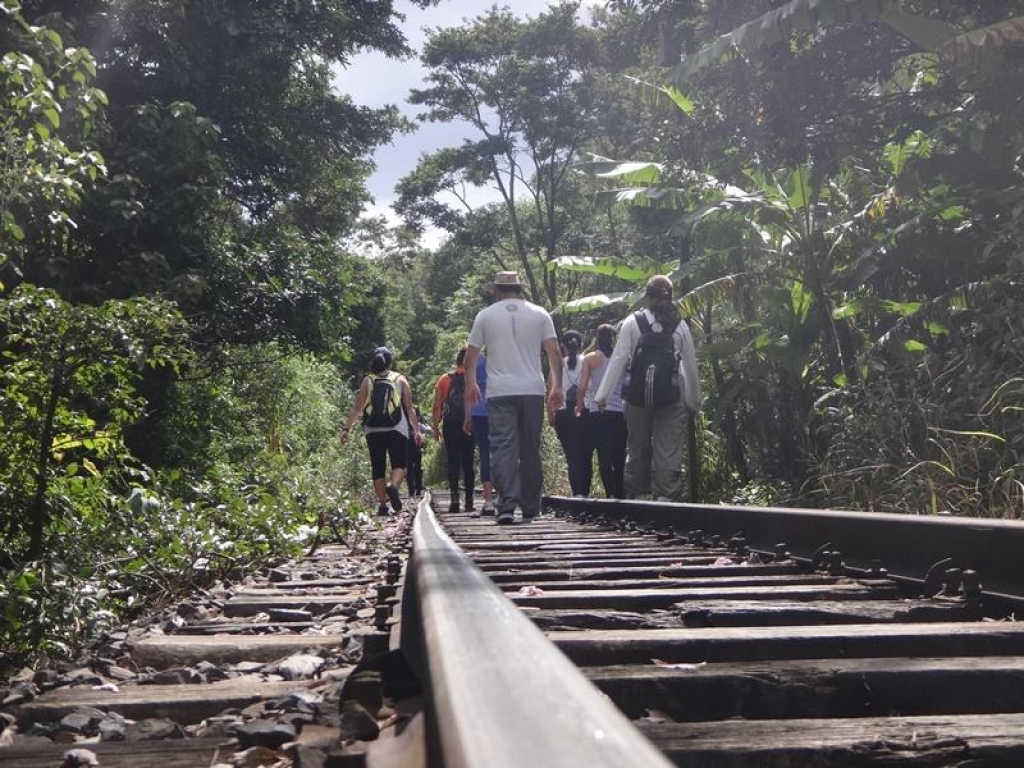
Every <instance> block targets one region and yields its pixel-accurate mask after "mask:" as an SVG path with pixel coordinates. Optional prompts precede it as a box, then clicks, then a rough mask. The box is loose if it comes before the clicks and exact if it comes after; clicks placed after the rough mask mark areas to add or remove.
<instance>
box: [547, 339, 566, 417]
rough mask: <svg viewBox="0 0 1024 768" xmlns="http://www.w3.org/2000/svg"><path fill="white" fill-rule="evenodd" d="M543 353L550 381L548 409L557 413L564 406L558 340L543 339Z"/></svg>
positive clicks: (560, 355) (560, 353)
mask: <svg viewBox="0 0 1024 768" xmlns="http://www.w3.org/2000/svg"><path fill="white" fill-rule="evenodd" d="M544 351H545V352H547V353H548V367H549V368H550V374H549V377H550V379H551V388H550V391H549V392H548V408H551V409H552V410H556V411H557V410H558V409H559V408H561V407H562V406H563V405H565V393H564V392H563V391H562V351H561V350H560V349H559V348H558V339H554V338H551V339H544Z"/></svg>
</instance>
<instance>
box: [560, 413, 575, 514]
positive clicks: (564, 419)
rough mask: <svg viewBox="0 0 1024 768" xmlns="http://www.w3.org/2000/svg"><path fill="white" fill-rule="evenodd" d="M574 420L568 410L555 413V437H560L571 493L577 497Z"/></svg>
mask: <svg viewBox="0 0 1024 768" xmlns="http://www.w3.org/2000/svg"><path fill="white" fill-rule="evenodd" d="M572 418H573V416H572V414H571V413H569V411H568V409H566V408H561V409H559V410H557V411H555V435H556V436H557V437H558V444H559V445H560V446H562V455H563V456H564V457H565V472H566V475H567V476H568V478H569V493H570V494H571V495H573V496H575V495H577V493H578V491H577V490H576V468H575V465H574V463H573V454H574V451H573V430H572V428H573V424H572V421H571V419H572Z"/></svg>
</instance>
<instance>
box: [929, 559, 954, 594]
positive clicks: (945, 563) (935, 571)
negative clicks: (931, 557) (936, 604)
mask: <svg viewBox="0 0 1024 768" xmlns="http://www.w3.org/2000/svg"><path fill="white" fill-rule="evenodd" d="M951 565H953V558H951V557H946V558H943V559H942V560H939V561H938V562H937V563H933V564H932V567H931V568H929V569H928V572H927V573H925V575H924V583H923V584H922V585H921V594H922V595H924V596H925V597H935V596H936V595H937V594H939V592H940V591H941V590H942V586H943V578H944V577H945V574H946V569H947V568H949V567H950V566H951Z"/></svg>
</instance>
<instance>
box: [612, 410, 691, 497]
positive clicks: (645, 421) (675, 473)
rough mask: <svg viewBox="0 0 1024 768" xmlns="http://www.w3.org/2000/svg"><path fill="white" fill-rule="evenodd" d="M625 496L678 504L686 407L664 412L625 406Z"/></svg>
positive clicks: (684, 443) (683, 452)
mask: <svg viewBox="0 0 1024 768" xmlns="http://www.w3.org/2000/svg"><path fill="white" fill-rule="evenodd" d="M625 412H626V425H627V427H628V428H629V436H628V438H627V440H626V495H627V496H629V497H631V498H639V497H641V496H645V495H647V494H650V496H651V497H652V498H660V497H664V498H667V499H673V500H677V499H679V498H680V497H681V495H682V490H683V458H684V457H685V455H686V403H685V402H684V401H683V398H681V397H680V398H679V400H678V401H677V402H675V403H672V405H665V406H662V407H661V408H641V407H639V406H636V405H630V404H629V403H626V408H625Z"/></svg>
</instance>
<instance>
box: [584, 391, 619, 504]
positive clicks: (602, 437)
mask: <svg viewBox="0 0 1024 768" xmlns="http://www.w3.org/2000/svg"><path fill="white" fill-rule="evenodd" d="M610 415H611V414H609V413H606V412H602V411H595V412H594V413H591V414H590V416H589V418H588V422H589V423H588V428H589V431H588V434H589V436H590V441H591V445H593V447H594V449H595V450H596V451H597V470H598V473H599V474H600V475H601V485H602V486H604V495H605V498H608V499H614V498H616V497H615V465H614V460H613V455H612V450H613V448H612V442H611V440H612V435H611V431H612V421H611V419H609V418H608V417H609V416H610Z"/></svg>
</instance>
